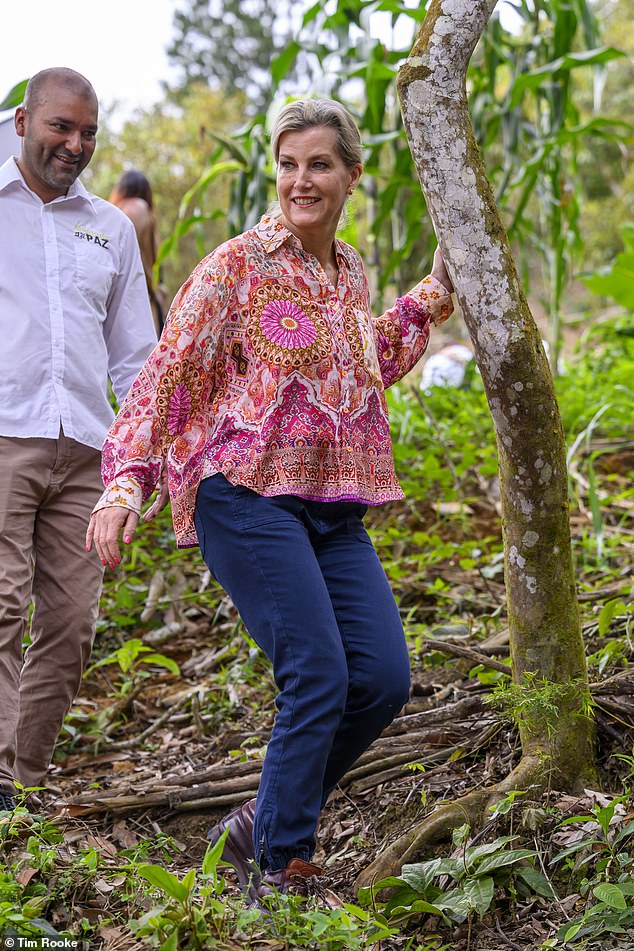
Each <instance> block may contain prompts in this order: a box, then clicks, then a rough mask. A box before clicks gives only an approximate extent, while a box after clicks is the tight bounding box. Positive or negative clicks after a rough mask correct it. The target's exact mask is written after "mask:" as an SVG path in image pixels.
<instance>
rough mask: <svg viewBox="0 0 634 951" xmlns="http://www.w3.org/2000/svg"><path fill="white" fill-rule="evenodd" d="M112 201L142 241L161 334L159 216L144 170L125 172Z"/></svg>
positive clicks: (162, 316)
mask: <svg viewBox="0 0 634 951" xmlns="http://www.w3.org/2000/svg"><path fill="white" fill-rule="evenodd" d="M108 201H110V202H112V204H113V205H116V206H117V208H120V209H121V211H122V212H123V213H124V214H126V215H127V216H128V218H129V219H130V221H131V222H132V224H133V225H134V230H135V231H136V235H137V238H138V241H139V249H140V251H141V260H142V261H143V270H144V271H145V280H146V283H147V290H148V294H149V296H150V302H151V304H152V312H153V314H154V326H155V328H156V332H157V334H158V335H160V333H161V331H162V330H163V322H164V313H165V309H164V300H163V292H162V290H161V288H160V287H159V286H156V285H155V284H154V262H155V261H156V252H157V246H158V242H157V235H156V218H155V216H154V205H153V201H152V188H151V186H150V183H149V181H148V180H147V178H146V177H145V175H144V174H143V172H137V171H136V169H129V170H128V171H127V172H124V173H123V174H122V176H121V178H120V179H119V181H118V182H117V184H116V185H115V187H114V188H113V189H112V191H111V192H110V195H109V197H108Z"/></svg>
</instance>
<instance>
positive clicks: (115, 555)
mask: <svg viewBox="0 0 634 951" xmlns="http://www.w3.org/2000/svg"><path fill="white" fill-rule="evenodd" d="M138 521H139V516H138V515H137V513H136V512H133V511H132V510H131V509H126V508H124V507H123V506H121V505H110V506H108V507H107V508H103V509H99V511H98V512H93V514H92V515H91V517H90V522H89V523H88V531H87V532H86V551H91V550H92V547H93V544H94V546H95V550H96V552H97V554H98V555H99V558H100V559H101V564H102V565H108V566H109V567H110V568H115V567H116V566H117V565H118V564H119V563H120V561H121V552H120V551H119V535H122V537H123V541H124V542H125V544H126V545H129V544H130V542H131V541H132V538H133V537H134V533H135V531H136V527H137V524H138Z"/></svg>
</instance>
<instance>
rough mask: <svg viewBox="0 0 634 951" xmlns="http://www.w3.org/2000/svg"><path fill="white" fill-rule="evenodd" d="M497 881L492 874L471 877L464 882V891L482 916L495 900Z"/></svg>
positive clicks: (472, 905) (470, 902) (479, 915)
mask: <svg viewBox="0 0 634 951" xmlns="http://www.w3.org/2000/svg"><path fill="white" fill-rule="evenodd" d="M494 891H495V882H494V881H493V878H491V877H490V876H489V877H487V878H475V879H474V878H471V879H469V880H468V881H466V882H465V883H464V893H465V896H466V898H467V899H468V901H469V904H470V905H471V907H472V908H475V910H476V911H477V913H478V917H480V918H482V916H483V915H484V914H485V912H486V911H487V910H488V909H489V907H490V905H491V902H492V901H493V893H494Z"/></svg>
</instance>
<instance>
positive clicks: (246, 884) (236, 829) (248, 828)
mask: <svg viewBox="0 0 634 951" xmlns="http://www.w3.org/2000/svg"><path fill="white" fill-rule="evenodd" d="M254 815H255V799H249V801H248V802H244V803H243V804H242V805H241V806H238V808H237V809H234V810H233V811H232V812H230V813H229V814H228V815H226V816H225V817H224V819H221V820H220V822H218V823H217V824H216V825H215V826H213V828H212V829H210V830H209V833H208V834H207V838H208V839H209V841H210V842H212V843H215V842H217V841H218V839H219V838H220V836H221V835H222V834H223V832H224V831H225V829H227V828H228V829H229V835H228V836H227V838H226V839H225V846H224V849H223V850H222V858H223V860H224V861H225V862H228V863H229V864H230V865H233V867H234V869H235V870H236V875H237V876H238V883H239V885H240V889H241V891H243V892H246V893H248V895H249V898H250V899H251V901H255V900H256V899H257V891H256V889H257V887H258V886H259V884H260V874H259V872H258V868H257V866H256V864H255V856H254V853H253V817H254Z"/></svg>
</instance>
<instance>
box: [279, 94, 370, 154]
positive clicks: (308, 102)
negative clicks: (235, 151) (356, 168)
mask: <svg viewBox="0 0 634 951" xmlns="http://www.w3.org/2000/svg"><path fill="white" fill-rule="evenodd" d="M315 126H326V127H327V128H330V129H334V130H335V133H336V140H335V145H336V149H337V152H338V154H339V157H340V158H341V159H342V161H343V163H344V164H345V165H347V166H348V167H350V168H352V166H353V165H361V164H363V146H362V144H361V136H360V135H359V129H358V127H357V124H356V122H355V121H354V119H353V118H352V116H351V115H350V113H349V112H348V110H347V109H344V107H343V106H342V105H341V103H339V102H335V101H334V99H297V100H296V101H295V102H289V103H288V105H286V106H284V107H283V108H282V109H281V110H280V112H279V114H278V116H277V118H276V120H275V122H274V124H273V129H272V130H271V151H272V153H273V158H274V159H275V161H276V162H277V160H278V159H279V156H280V139H281V137H282V135H283V134H284V133H285V132H300V131H301V130H302V129H310V128H313V127H315Z"/></svg>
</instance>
